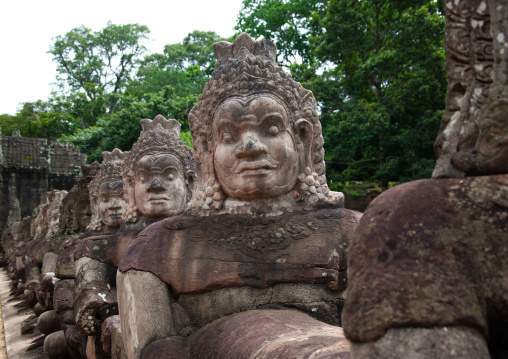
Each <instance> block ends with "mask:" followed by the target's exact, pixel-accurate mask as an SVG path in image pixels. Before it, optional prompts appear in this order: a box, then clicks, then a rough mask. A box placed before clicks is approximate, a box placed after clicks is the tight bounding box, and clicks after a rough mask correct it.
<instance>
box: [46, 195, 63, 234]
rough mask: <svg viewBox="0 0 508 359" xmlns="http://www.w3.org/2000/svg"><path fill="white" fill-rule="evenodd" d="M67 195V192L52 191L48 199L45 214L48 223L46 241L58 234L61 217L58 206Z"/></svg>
mask: <svg viewBox="0 0 508 359" xmlns="http://www.w3.org/2000/svg"><path fill="white" fill-rule="evenodd" d="M67 193H68V192H67V191H53V192H52V193H51V197H50V198H48V200H49V201H50V205H49V208H48V212H47V214H46V215H47V221H48V231H47V233H46V238H47V239H51V238H53V237H55V236H57V235H58V234H59V224H60V216H61V211H60V205H61V204H62V201H63V199H64V198H65V196H67Z"/></svg>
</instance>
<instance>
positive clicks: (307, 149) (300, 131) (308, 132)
mask: <svg viewBox="0 0 508 359" xmlns="http://www.w3.org/2000/svg"><path fill="white" fill-rule="evenodd" d="M295 125H296V131H297V135H298V137H299V138H300V141H301V143H302V145H303V162H304V163H302V164H301V165H302V167H301V171H302V172H303V171H305V168H307V167H309V168H310V169H311V170H314V169H313V166H312V139H313V137H314V134H313V130H312V124H311V123H310V122H309V121H307V120H305V119H303V118H301V119H299V120H298V121H296V124H295Z"/></svg>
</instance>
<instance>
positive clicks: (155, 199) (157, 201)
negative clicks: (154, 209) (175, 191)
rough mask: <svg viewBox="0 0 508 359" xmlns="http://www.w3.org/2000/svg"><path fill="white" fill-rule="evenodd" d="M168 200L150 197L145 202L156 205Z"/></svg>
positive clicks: (161, 197)
mask: <svg viewBox="0 0 508 359" xmlns="http://www.w3.org/2000/svg"><path fill="white" fill-rule="evenodd" d="M169 200H170V198H169V197H168V196H151V197H148V200H147V202H151V203H155V204H157V203H165V202H167V201H169Z"/></svg>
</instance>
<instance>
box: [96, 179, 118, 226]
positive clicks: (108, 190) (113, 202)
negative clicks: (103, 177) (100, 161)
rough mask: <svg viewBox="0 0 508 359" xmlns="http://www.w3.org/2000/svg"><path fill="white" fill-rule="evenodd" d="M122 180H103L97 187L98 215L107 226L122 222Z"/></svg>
mask: <svg viewBox="0 0 508 359" xmlns="http://www.w3.org/2000/svg"><path fill="white" fill-rule="evenodd" d="M123 194H124V191H123V182H122V181H121V180H118V181H113V182H104V183H103V184H102V185H101V186H100V188H99V196H98V197H99V205H98V207H99V216H100V218H101V221H102V222H103V223H104V224H105V225H106V226H107V227H119V226H120V225H121V224H122V212H123V207H124V203H125V200H124V198H123Z"/></svg>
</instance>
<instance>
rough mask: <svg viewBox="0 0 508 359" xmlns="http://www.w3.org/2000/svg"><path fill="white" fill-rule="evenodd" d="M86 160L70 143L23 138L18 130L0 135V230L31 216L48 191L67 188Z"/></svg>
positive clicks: (70, 186) (71, 184)
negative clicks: (6, 134) (10, 133)
mask: <svg viewBox="0 0 508 359" xmlns="http://www.w3.org/2000/svg"><path fill="white" fill-rule="evenodd" d="M0 135H1V132H0ZM85 160H86V155H85V154H82V153H80V152H79V150H78V149H77V148H75V147H74V145H73V144H72V143H62V142H55V141H48V140H47V139H44V138H25V137H21V136H20V134H19V132H14V133H13V134H12V136H0V231H1V230H3V229H4V228H5V227H6V226H7V225H9V224H11V223H14V222H19V221H20V220H21V219H22V218H23V217H25V216H28V215H31V214H32V212H33V210H34V208H35V207H37V206H38V205H39V204H41V203H44V202H45V201H46V192H47V191H51V190H53V189H61V190H70V189H71V188H72V186H74V185H75V184H76V183H77V181H78V180H79V179H80V178H81V176H82V172H81V166H82V165H84V164H85Z"/></svg>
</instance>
